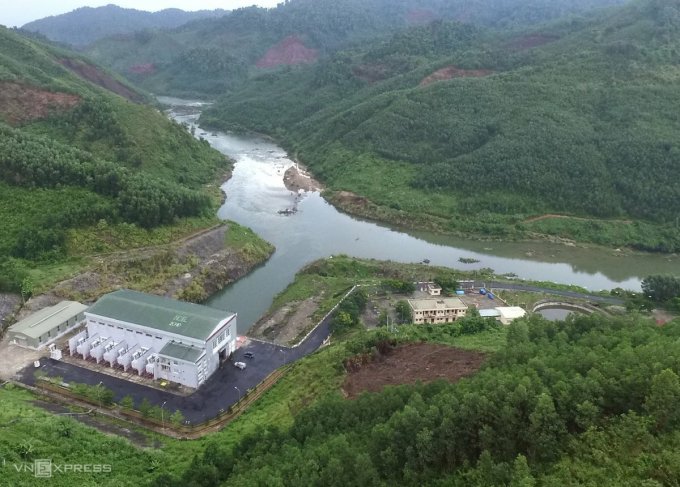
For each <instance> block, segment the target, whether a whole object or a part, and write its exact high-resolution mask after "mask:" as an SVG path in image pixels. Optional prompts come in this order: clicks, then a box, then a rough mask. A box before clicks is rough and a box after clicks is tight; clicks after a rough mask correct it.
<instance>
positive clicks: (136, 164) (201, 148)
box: [0, 27, 226, 290]
mask: <svg viewBox="0 0 680 487" xmlns="http://www.w3.org/2000/svg"><path fill="white" fill-rule="evenodd" d="M91 79H94V80H96V81H97V82H98V83H99V84H93V83H92V82H91V81H90V80H91ZM100 85H101V86H100ZM107 88H110V89H115V91H116V92H120V93H121V94H123V95H129V96H130V97H132V98H138V99H143V96H142V95H140V94H139V93H137V92H135V91H134V90H133V89H131V88H130V87H128V86H127V85H125V83H123V82H121V81H120V80H117V79H116V77H115V76H113V75H111V74H109V73H107V72H105V71H104V70H102V69H101V68H98V67H97V66H95V65H93V64H92V63H91V62H89V61H87V60H85V59H82V58H80V57H78V56H77V55H74V54H73V53H71V52H68V51H65V50H61V49H56V48H54V47H50V46H47V45H44V44H41V43H40V42H37V41H35V40H32V39H28V38H26V37H23V36H22V35H20V34H18V33H16V32H14V31H11V30H8V29H5V28H1V27H0V225H2V232H0V290H5V289H7V288H9V289H13V290H17V286H18V285H19V283H20V282H21V276H22V275H23V269H26V268H27V267H28V266H33V265H36V264H38V263H40V264H41V265H50V264H54V263H56V262H61V261H63V260H65V259H67V258H68V252H67V247H68V242H69V230H70V229H72V228H87V227H89V226H94V225H95V224H101V223H102V222H104V224H105V225H108V224H120V223H126V224H131V225H135V226H137V227H145V228H151V227H155V226H158V225H162V224H168V223H172V222H175V221H176V220H177V219H179V218H184V217H189V216H198V215H203V214H205V212H206V211H209V210H210V209H211V207H212V204H213V203H212V202H211V200H210V198H208V197H207V196H206V194H205V192H204V190H203V185H204V184H206V183H208V182H212V181H213V179H214V178H215V176H216V174H217V172H218V171H219V170H220V169H221V168H222V169H221V170H224V169H223V168H224V167H225V166H226V162H225V161H224V159H223V157H222V156H220V155H219V154H218V153H217V152H214V151H213V150H212V149H210V148H209V146H208V144H207V143H200V142H198V141H196V140H195V139H194V138H193V137H192V136H191V135H190V134H188V133H187V132H186V131H185V130H184V128H183V127H181V126H179V125H177V124H175V123H172V122H170V121H168V120H167V119H166V117H165V116H164V115H163V114H162V113H160V112H159V111H158V110H157V109H156V108H154V107H151V106H147V105H143V104H138V103H133V102H131V101H130V100H129V99H128V98H124V97H122V96H119V95H118V94H116V93H114V92H113V91H109V89H107Z"/></svg>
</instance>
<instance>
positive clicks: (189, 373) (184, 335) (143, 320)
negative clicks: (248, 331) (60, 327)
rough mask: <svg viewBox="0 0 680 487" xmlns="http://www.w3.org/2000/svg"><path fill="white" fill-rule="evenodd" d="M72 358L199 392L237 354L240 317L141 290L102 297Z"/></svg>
mask: <svg viewBox="0 0 680 487" xmlns="http://www.w3.org/2000/svg"><path fill="white" fill-rule="evenodd" d="M85 318H86V330H84V331H83V332H81V333H79V334H77V335H75V336H74V337H72V338H71V339H70V340H69V350H70V354H71V355H80V356H81V357H82V358H84V359H90V360H94V361H96V362H97V363H102V364H106V365H109V366H111V367H118V368H121V369H123V370H125V371H128V370H130V369H133V370H136V371H137V373H138V374H140V375H147V376H149V377H153V378H154V379H164V380H167V381H170V382H175V383H179V384H182V385H185V386H188V387H193V388H198V387H200V386H201V384H203V383H204V382H205V381H206V380H207V379H208V378H209V377H210V376H211V375H212V374H213V372H215V370H217V368H218V367H219V364H220V361H221V360H224V359H226V358H227V357H229V355H231V354H232V353H233V352H234V350H235V349H236V314H235V313H230V312H227V311H222V310H218V309H214V308H210V307H207V306H201V305H198V304H192V303H185V302H183V301H177V300H174V299H170V298H164V297H161V296H155V295H152V294H145V293H140V292H136V291H129V290H120V291H116V292H113V293H110V294H107V295H105V296H102V297H101V298H100V299H99V300H98V301H97V302H96V303H95V304H94V305H92V306H91V307H90V308H89V309H88V310H87V311H86V312H85Z"/></svg>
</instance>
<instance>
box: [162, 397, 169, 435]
mask: <svg viewBox="0 0 680 487" xmlns="http://www.w3.org/2000/svg"><path fill="white" fill-rule="evenodd" d="M166 402H168V401H163V404H161V424H162V425H163V431H165V415H164V410H163V408H164V407H165V403H166Z"/></svg>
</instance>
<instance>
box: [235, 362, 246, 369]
mask: <svg viewBox="0 0 680 487" xmlns="http://www.w3.org/2000/svg"><path fill="white" fill-rule="evenodd" d="M234 366H235V367H238V368H239V369H241V370H243V369H245V368H246V363H245V362H234Z"/></svg>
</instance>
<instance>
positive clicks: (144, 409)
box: [139, 397, 153, 418]
mask: <svg viewBox="0 0 680 487" xmlns="http://www.w3.org/2000/svg"><path fill="white" fill-rule="evenodd" d="M152 408H153V406H152V405H151V403H150V402H149V400H148V399H147V398H146V397H145V398H144V399H142V402H141V403H140V405H139V412H140V413H142V416H144V417H145V418H148V417H149V416H150V415H151V410H152Z"/></svg>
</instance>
